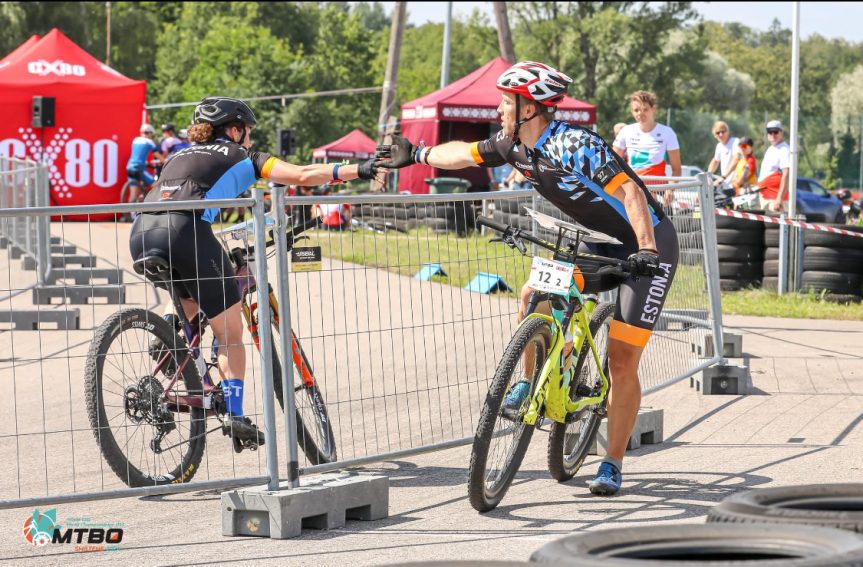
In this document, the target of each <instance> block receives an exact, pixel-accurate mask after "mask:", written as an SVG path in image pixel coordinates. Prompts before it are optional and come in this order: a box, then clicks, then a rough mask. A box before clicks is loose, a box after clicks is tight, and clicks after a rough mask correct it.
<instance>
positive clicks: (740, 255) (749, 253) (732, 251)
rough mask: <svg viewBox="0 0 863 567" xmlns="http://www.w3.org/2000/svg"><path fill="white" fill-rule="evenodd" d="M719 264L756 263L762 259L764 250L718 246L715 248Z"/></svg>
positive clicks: (750, 247) (752, 247)
mask: <svg viewBox="0 0 863 567" xmlns="http://www.w3.org/2000/svg"><path fill="white" fill-rule="evenodd" d="M716 250H717V253H718V255H719V263H720V264H721V263H722V262H758V261H760V260H762V259H763V258H764V248H762V247H761V245H760V244H757V245H755V246H739V245H729V244H718V245H717V246H716Z"/></svg>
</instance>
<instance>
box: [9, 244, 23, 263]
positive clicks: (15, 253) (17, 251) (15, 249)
mask: <svg viewBox="0 0 863 567" xmlns="http://www.w3.org/2000/svg"><path fill="white" fill-rule="evenodd" d="M23 255H24V249H23V248H21V247H20V246H15V245H14V244H13V245H12V246H10V247H9V257H10V258H12V259H13V260H17V259H18V258H20V257H21V256H23Z"/></svg>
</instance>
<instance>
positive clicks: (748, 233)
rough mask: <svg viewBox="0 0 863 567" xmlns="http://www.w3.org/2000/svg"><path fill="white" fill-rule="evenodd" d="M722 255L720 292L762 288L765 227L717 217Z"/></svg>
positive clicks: (720, 261) (718, 238) (746, 221)
mask: <svg viewBox="0 0 863 567" xmlns="http://www.w3.org/2000/svg"><path fill="white" fill-rule="evenodd" d="M716 243H717V248H716V249H717V252H718V253H719V289H721V290H722V291H737V290H739V289H743V288H746V287H761V279H762V277H763V275H764V273H763V270H764V266H763V261H764V223H762V222H759V221H753V220H748V219H738V218H734V217H726V216H717V217H716Z"/></svg>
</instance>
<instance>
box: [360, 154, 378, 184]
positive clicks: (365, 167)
mask: <svg viewBox="0 0 863 567" xmlns="http://www.w3.org/2000/svg"><path fill="white" fill-rule="evenodd" d="M377 174H378V165H377V164H376V163H375V160H374V159H367V160H366V161H364V162H362V163H361V164H359V165H358V166H357V177H359V178H360V179H374V178H375V177H377Z"/></svg>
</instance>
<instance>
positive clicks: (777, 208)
mask: <svg viewBox="0 0 863 567" xmlns="http://www.w3.org/2000/svg"><path fill="white" fill-rule="evenodd" d="M765 129H766V130H767V140H768V141H769V142H770V147H769V148H767V151H766V152H764V157H763V158H762V159H761V171H760V172H759V173H758V188H759V189H760V190H761V195H760V201H761V208H763V209H764V210H765V211H773V212H776V213H781V212H782V211H783V203H782V202H783V201H787V200H788V176H789V173H790V169H791V147H790V146H789V145H788V143H787V142H786V141H785V130H784V129H783V127H782V122H780V121H779V120H771V121H769V122H768V123H767V125H766V127H765Z"/></svg>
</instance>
